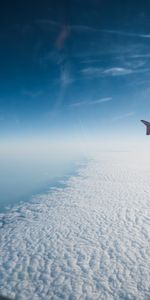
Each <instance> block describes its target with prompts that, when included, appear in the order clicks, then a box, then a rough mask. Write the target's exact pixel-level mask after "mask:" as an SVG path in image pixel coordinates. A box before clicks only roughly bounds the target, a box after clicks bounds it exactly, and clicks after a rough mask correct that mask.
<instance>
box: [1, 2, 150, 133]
mask: <svg viewBox="0 0 150 300" xmlns="http://www.w3.org/2000/svg"><path fill="white" fill-rule="evenodd" d="M0 14H1V16H0V18H1V25H2V26H1V32H0V43H1V47H0V65H1V71H0V74H1V89H0V134H1V136H2V137H3V138H7V137H8V138H9V137H10V136H11V137H12V136H28V135H31V136H32V135H33V136H38V135H39V136H42V135H44V136H45V135H47V134H48V135H49V134H52V135H57V134H58V135H62V136H63V135H73V134H76V135H78V134H79V135H82V132H83V131H85V132H86V135H89V136H93V135H95V136H96V135H98V136H99V137H100V136H101V135H105V134H106V135H107V136H108V135H109V136H111V138H113V136H116V135H117V134H121V133H123V134H124V135H125V136H126V137H128V136H129V137H130V136H131V134H134V135H137V136H138V135H139V134H140V135H142V133H143V134H144V132H143V131H144V129H143V127H142V125H140V123H139V120H140V119H148V120H149V119H150V113H149V111H150V101H149V96H150V86H149V83H150V79H149V78H150V63H149V61H150V22H149V17H150V3H148V1H132V2H131V1H125V3H123V2H122V1H121V0H120V1H96V0H93V1H91V0H87V1H79V0H72V1H58V0H57V1H44V2H39V3H37V2H36V1H32V5H31V3H30V2H29V1H26V2H22V3H21V2H20V1H13V2H12V1H5V3H3V5H2V9H1V12H0Z"/></svg>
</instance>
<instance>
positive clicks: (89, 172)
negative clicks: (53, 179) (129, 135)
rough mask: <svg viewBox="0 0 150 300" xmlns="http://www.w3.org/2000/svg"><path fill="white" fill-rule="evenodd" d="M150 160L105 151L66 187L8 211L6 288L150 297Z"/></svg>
mask: <svg viewBox="0 0 150 300" xmlns="http://www.w3.org/2000/svg"><path fill="white" fill-rule="evenodd" d="M144 159H145V161H144ZM149 165H150V164H148V163H147V158H145V157H144V158H142V156H139V157H138V156H137V153H136V155H134V154H133V155H131V153H123V152H112V153H111V152H109V153H101V155H100V154H98V155H97V156H96V155H95V156H94V158H92V159H90V160H89V162H88V163H87V164H86V165H85V166H83V167H82V168H81V169H80V170H79V173H78V176H73V177H71V178H70V179H69V181H68V182H67V183H66V186H65V187H64V188H54V189H52V190H51V191H50V192H49V193H48V194H47V195H41V196H40V195H39V196H37V197H35V198H34V199H33V201H32V203H28V204H27V203H26V204H23V205H20V206H18V207H15V208H14V209H13V210H12V211H10V212H7V213H5V214H1V223H0V225H1V244H0V253H1V276H0V293H1V294H3V295H7V296H9V297H12V298H13V297H16V299H20V300H23V299H26V300H27V299H31V298H32V299H36V300H37V299H44V300H46V299H60V298H63V299H116V300H118V299H120V300H121V299H139V300H141V299H149V297H150V272H149V270H150V251H149V241H150V214H149V193H150V182H149V172H150V167H149Z"/></svg>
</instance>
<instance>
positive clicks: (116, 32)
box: [101, 29, 150, 39]
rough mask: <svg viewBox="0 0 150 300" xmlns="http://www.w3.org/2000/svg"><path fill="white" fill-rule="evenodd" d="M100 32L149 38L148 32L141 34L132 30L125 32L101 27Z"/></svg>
mask: <svg viewBox="0 0 150 300" xmlns="http://www.w3.org/2000/svg"><path fill="white" fill-rule="evenodd" d="M101 32H104V33H108V34H115V35H123V36H127V37H139V38H146V39H149V38H150V34H141V33H133V32H125V31H119V30H107V29H103V30H101Z"/></svg>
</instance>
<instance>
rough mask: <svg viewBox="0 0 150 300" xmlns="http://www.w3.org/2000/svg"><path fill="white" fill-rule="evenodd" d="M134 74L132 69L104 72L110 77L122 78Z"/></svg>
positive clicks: (112, 69)
mask: <svg viewBox="0 0 150 300" xmlns="http://www.w3.org/2000/svg"><path fill="white" fill-rule="evenodd" d="M131 73H133V70H131V69H125V68H119V67H115V68H110V69H106V70H105V71H103V74H105V75H110V76H122V75H128V74H131Z"/></svg>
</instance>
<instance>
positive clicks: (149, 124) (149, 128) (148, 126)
mask: <svg viewBox="0 0 150 300" xmlns="http://www.w3.org/2000/svg"><path fill="white" fill-rule="evenodd" d="M141 122H142V123H143V124H144V125H145V126H146V135H150V122H147V121H144V120H141Z"/></svg>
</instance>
